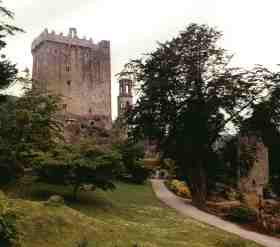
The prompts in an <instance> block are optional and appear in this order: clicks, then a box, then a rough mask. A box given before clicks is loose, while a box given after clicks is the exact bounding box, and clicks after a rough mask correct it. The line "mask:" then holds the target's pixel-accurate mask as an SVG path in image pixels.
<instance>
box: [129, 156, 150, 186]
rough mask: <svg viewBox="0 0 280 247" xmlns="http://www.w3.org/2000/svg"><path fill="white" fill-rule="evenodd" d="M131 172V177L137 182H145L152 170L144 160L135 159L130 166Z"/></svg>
mask: <svg viewBox="0 0 280 247" xmlns="http://www.w3.org/2000/svg"><path fill="white" fill-rule="evenodd" d="M129 173H130V174H131V179H132V181H133V182H135V183H137V184H143V183H144V182H145V181H146V180H147V178H148V177H149V174H150V171H149V169H148V168H146V167H145V166H144V164H143V161H134V164H133V166H131V167H130V170H129Z"/></svg>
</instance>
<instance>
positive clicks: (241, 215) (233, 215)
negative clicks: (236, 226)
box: [227, 206, 257, 224]
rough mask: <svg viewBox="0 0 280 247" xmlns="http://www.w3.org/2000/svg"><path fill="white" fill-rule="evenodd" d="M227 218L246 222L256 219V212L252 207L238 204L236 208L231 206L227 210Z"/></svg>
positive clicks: (242, 222)
mask: <svg viewBox="0 0 280 247" xmlns="http://www.w3.org/2000/svg"><path fill="white" fill-rule="evenodd" d="M227 218H228V219H229V220H230V221H233V222H237V223H241V224H246V223H250V222H254V221H256V220H257V213H256V212H255V211H254V210H253V209H250V208H247V207H244V206H240V207H237V208H231V209H230V210H229V213H228V216H227Z"/></svg>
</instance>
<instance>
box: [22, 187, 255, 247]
mask: <svg viewBox="0 0 280 247" xmlns="http://www.w3.org/2000/svg"><path fill="white" fill-rule="evenodd" d="M71 192H72V190H71V188H67V187H66V188H65V187H57V186H50V185H45V184H38V185H36V186H33V187H29V188H24V189H23V188H21V194H24V197H25V199H31V200H35V201H36V200H45V199H47V198H48V197H49V196H50V195H53V194H60V195H63V196H64V197H65V198H66V203H67V205H68V206H69V207H71V208H72V209H76V210H78V211H79V212H80V213H79V212H77V211H76V210H72V209H69V208H68V207H64V206H62V207H58V208H57V207H53V208H52V207H46V206H42V203H40V204H38V203H36V202H26V203H27V204H28V203H32V205H33V203H35V204H34V205H36V206H33V208H32V215H33V216H32V217H31V218H30V219H29V220H28V221H25V225H26V227H25V228H26V229H28V227H29V228H31V229H29V230H28V231H27V230H25V229H24V227H22V228H21V229H22V230H23V232H24V235H25V236H26V239H27V240H28V241H30V243H32V244H29V245H28V244H27V245H25V246H26V247H27V246H28V247H37V246H40V247H50V246H52V247H53V246H59V247H78V246H79V245H78V244H77V241H82V239H83V238H86V239H87V240H88V245H87V247H133V246H135V247H136V246H137V247H172V246H174V247H175V246H176V247H181V246H182V247H183V246H187V247H228V246H239V247H259V246H260V245H257V244H255V243H253V242H250V241H243V240H241V239H239V238H238V237H236V236H234V235H231V234H228V233H225V232H223V231H221V230H219V229H216V228H214V227H211V226H208V225H205V224H202V223H200V222H197V221H195V220H193V219H191V218H186V217H182V216H181V215H179V214H178V213H177V212H175V211H174V210H172V209H169V208H167V207H165V206H164V205H163V204H161V203H160V202H159V201H158V200H157V199H156V198H155V196H154V194H153V191H152V189H151V186H150V185H149V184H147V185H131V184H124V183H118V184H117V189H116V190H115V191H113V192H103V191H99V190H98V191H96V192H83V193H81V194H80V196H79V201H78V202H73V201H71V200H70V199H69V198H70V195H71ZM36 207H37V208H36ZM26 208H28V207H27V205H26ZM25 214H26V215H28V213H27V212H25ZM44 215H45V216H47V217H45V216H44ZM38 219H39V224H37V223H36V224H37V228H36V227H33V226H32V222H33V223H34V222H38ZM27 226H28V227H27ZM27 240H23V241H25V242H26V241H27ZM43 240H44V241H43ZM66 240H68V241H66ZM74 240H77V241H76V242H75V241H74ZM32 241H33V242H32ZM54 241H56V242H55V244H54ZM65 241H66V242H65ZM49 242H51V243H49Z"/></svg>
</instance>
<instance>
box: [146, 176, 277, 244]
mask: <svg viewBox="0 0 280 247" xmlns="http://www.w3.org/2000/svg"><path fill="white" fill-rule="evenodd" d="M151 182H152V186H153V190H154V192H155V194H156V196H157V197H158V198H159V199H160V200H161V201H162V202H164V203H165V204H166V205H168V206H169V207H171V208H174V209H176V210H177V211H178V212H180V213H181V214H183V215H185V216H189V217H192V218H194V219H196V220H198V221H201V222H204V223H206V224H209V225H212V226H215V227H217V228H220V229H222V230H224V231H227V232H230V233H233V234H236V235H239V236H240V237H241V238H244V239H248V240H252V241H255V242H256V243H258V244H261V245H263V246H267V247H280V240H279V239H277V238H273V237H269V236H266V235H263V234H260V233H256V232H252V231H248V230H245V229H242V228H241V227H239V226H237V225H235V224H233V223H230V222H227V221H225V220H222V219H220V218H219V217H216V216H214V215H211V214H208V213H205V212H203V211H201V210H199V209H197V208H195V207H193V206H192V205H190V204H188V203H186V201H185V200H184V199H182V198H179V197H177V196H176V195H174V194H173V193H171V192H170V191H169V190H168V189H167V188H166V187H165V185H164V183H163V181H162V180H158V179H152V180H151Z"/></svg>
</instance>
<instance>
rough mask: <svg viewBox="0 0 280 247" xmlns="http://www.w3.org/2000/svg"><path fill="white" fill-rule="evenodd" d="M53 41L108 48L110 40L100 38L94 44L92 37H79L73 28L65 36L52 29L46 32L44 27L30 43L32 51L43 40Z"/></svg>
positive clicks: (92, 47)
mask: <svg viewBox="0 0 280 247" xmlns="http://www.w3.org/2000/svg"><path fill="white" fill-rule="evenodd" d="M46 41H53V42H57V43H63V44H64V43H67V44H69V45H73V46H82V47H88V48H90V49H94V50H98V49H102V50H104V48H105V49H110V42H109V41H107V40H102V41H100V42H99V43H97V44H95V43H94V42H93V39H92V38H89V39H87V37H86V36H85V37H84V38H82V39H80V38H79V37H78V35H77V31H76V30H75V29H73V28H72V29H70V30H69V34H68V35H67V36H66V35H64V34H63V33H60V34H56V33H55V31H54V30H53V31H52V32H51V33H49V32H48V29H45V30H44V32H43V33H41V34H40V35H39V36H38V37H37V38H36V39H35V40H34V41H33V43H32V51H34V50H35V49H36V48H38V47H39V46H40V45H41V44H42V43H43V42H46Z"/></svg>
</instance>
